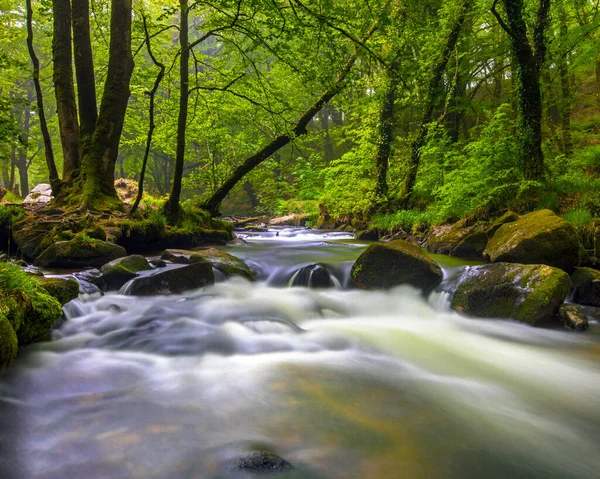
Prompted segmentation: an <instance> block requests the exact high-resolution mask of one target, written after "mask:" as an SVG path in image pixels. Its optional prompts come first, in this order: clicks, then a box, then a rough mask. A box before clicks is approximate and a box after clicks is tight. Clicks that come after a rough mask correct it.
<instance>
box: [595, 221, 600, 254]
mask: <svg viewBox="0 0 600 479" xmlns="http://www.w3.org/2000/svg"><path fill="white" fill-rule="evenodd" d="M594 256H595V258H596V261H597V262H598V263H600V226H596V231H595V233H594Z"/></svg>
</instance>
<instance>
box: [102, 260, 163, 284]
mask: <svg viewBox="0 0 600 479" xmlns="http://www.w3.org/2000/svg"><path fill="white" fill-rule="evenodd" d="M149 269H151V266H150V263H148V260H147V259H146V258H144V257H143V256H141V255H139V254H134V255H131V256H125V257H124V258H118V259H115V260H113V261H111V262H110V263H107V264H105V265H104V266H102V268H100V272H101V273H102V278H101V282H102V285H103V286H104V288H105V291H109V290H118V289H119V288H121V286H123V285H124V284H125V283H127V281H129V280H130V279H133V278H135V277H136V276H137V274H138V273H139V272H140V271H146V270H149Z"/></svg>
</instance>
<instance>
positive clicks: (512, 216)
mask: <svg viewBox="0 0 600 479" xmlns="http://www.w3.org/2000/svg"><path fill="white" fill-rule="evenodd" d="M518 219H519V215H518V214H517V213H514V212H512V211H507V212H506V213H504V214H503V215H502V216H501V217H500V218H497V219H496V220H494V221H493V222H492V224H491V226H490V227H489V228H488V229H486V230H485V232H486V233H487V235H488V237H490V238H491V237H492V236H494V234H495V233H496V231H498V230H499V229H500V227H501V226H502V225H505V224H507V223H513V222H514V221H517V220H518Z"/></svg>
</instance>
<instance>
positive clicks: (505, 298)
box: [451, 263, 571, 325]
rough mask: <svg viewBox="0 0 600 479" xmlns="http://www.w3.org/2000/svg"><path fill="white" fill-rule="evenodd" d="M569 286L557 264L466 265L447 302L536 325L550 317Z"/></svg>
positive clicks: (485, 315)
mask: <svg viewBox="0 0 600 479" xmlns="http://www.w3.org/2000/svg"><path fill="white" fill-rule="evenodd" d="M570 288H571V281H570V279H569V276H568V275H567V274H566V273H565V272H564V271H562V270H560V269H558V268H553V267H550V266H546V265H523V264H511V263H495V264H488V265H483V266H475V267H472V268H467V269H466V270H465V273H464V274H463V276H462V277H461V279H460V281H459V284H458V287H457V288H456V291H455V292H454V294H453V297H452V302H451V304H452V308H453V309H455V310H456V311H458V312H460V313H463V314H466V315H469V316H476V317H481V318H504V319H514V320H516V321H520V322H523V323H526V324H530V325H539V324H542V323H544V322H546V321H549V320H551V319H552V318H553V316H554V315H555V314H556V313H557V311H558V308H559V307H560V305H561V304H562V303H563V301H564V299H565V298H566V296H567V295H568V294H569V290H570Z"/></svg>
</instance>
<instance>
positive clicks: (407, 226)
mask: <svg viewBox="0 0 600 479" xmlns="http://www.w3.org/2000/svg"><path fill="white" fill-rule="evenodd" d="M440 221H441V218H440V214H439V213H438V212H436V211H433V210H431V209H428V210H424V211H423V210H402V211H397V212H395V213H384V214H376V215H373V217H372V218H371V225H372V226H373V227H374V228H378V229H382V230H387V231H392V230H395V229H400V228H401V229H404V230H411V231H412V230H414V229H416V228H419V227H421V226H431V225H434V224H437V223H439V222H440Z"/></svg>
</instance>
